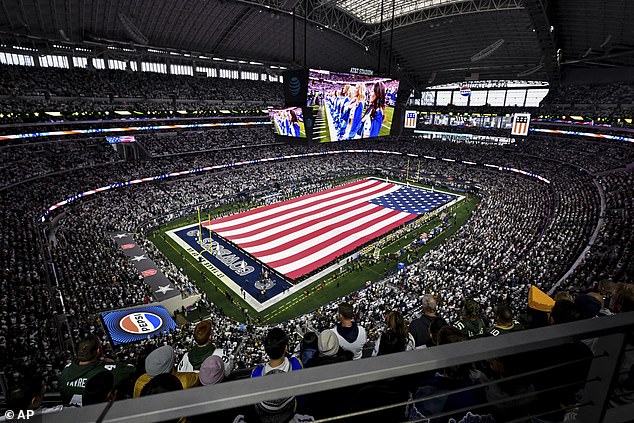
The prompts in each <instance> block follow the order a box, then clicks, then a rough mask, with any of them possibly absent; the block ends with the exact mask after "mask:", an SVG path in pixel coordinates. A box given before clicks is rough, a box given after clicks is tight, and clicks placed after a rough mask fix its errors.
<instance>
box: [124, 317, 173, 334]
mask: <svg viewBox="0 0 634 423" xmlns="http://www.w3.org/2000/svg"><path fill="white" fill-rule="evenodd" d="M162 324H163V319H161V318H160V317H159V316H157V315H156V314H154V313H149V312H138V313H130V314H128V315H127V316H125V317H124V318H123V319H121V320H120V321H119V327H120V328H121V329H123V330H124V331H125V332H127V333H131V334H135V335H139V334H150V333H152V332H155V331H157V330H159V329H160V328H161V325H162Z"/></svg>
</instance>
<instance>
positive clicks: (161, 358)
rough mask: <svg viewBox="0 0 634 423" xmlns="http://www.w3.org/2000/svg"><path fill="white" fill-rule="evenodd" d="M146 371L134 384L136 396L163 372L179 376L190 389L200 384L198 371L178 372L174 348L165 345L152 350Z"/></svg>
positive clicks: (184, 385) (182, 382) (182, 383)
mask: <svg viewBox="0 0 634 423" xmlns="http://www.w3.org/2000/svg"><path fill="white" fill-rule="evenodd" d="M145 372H146V373H144V374H142V375H141V376H139V378H138V379H137V380H136V383H135V384H134V394H133V396H134V397H139V396H140V395H141V391H142V390H143V387H144V386H145V385H147V384H148V382H150V381H151V380H152V379H153V378H155V377H156V376H158V375H161V374H163V373H170V374H173V375H174V376H176V377H177V378H178V380H179V381H180V383H181V386H182V387H183V389H189V388H191V387H194V386H196V385H198V384H199V378H198V373H195V372H176V371H175V369H174V348H172V347H171V346H169V345H163V346H162V347H159V348H157V349H155V350H154V351H152V352H151V353H150V355H148V356H147V358H146V359H145Z"/></svg>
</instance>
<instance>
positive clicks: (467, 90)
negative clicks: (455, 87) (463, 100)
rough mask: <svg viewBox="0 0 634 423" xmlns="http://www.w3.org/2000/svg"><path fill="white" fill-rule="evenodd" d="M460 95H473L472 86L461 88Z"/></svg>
mask: <svg viewBox="0 0 634 423" xmlns="http://www.w3.org/2000/svg"><path fill="white" fill-rule="evenodd" d="M460 95H461V96H464V97H469V96H470V95H471V88H469V87H466V86H465V87H462V88H460Z"/></svg>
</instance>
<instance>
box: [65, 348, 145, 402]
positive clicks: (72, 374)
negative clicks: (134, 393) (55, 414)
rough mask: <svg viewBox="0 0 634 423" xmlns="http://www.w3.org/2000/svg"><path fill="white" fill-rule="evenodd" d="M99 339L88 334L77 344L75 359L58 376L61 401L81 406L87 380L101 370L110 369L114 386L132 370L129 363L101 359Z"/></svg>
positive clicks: (121, 381)
mask: <svg viewBox="0 0 634 423" xmlns="http://www.w3.org/2000/svg"><path fill="white" fill-rule="evenodd" d="M102 355H103V349H102V345H101V340H100V339H99V338H98V337H97V336H96V335H89V336H87V337H86V338H84V339H83V340H82V341H81V342H80V343H79V345H78V346H77V360H76V361H73V362H71V363H69V364H68V365H67V366H66V367H65V368H64V371H62V373H61V374H60V376H59V386H60V393H61V395H62V402H63V403H64V404H70V405H75V406H79V407H81V406H82V403H83V394H84V392H85V390H86V384H87V383H88V381H89V380H90V379H91V378H93V377H95V376H96V375H97V374H99V373H101V372H106V371H111V372H112V373H113V376H114V384H115V386H119V385H120V384H123V383H124V381H125V380H126V379H127V378H128V377H129V376H130V375H131V374H132V373H133V372H134V367H133V366H131V365H129V364H121V363H115V362H113V361H111V360H109V361H107V360H103V359H102Z"/></svg>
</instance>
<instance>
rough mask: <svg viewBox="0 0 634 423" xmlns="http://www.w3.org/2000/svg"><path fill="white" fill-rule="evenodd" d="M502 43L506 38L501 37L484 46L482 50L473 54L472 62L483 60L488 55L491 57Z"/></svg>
mask: <svg viewBox="0 0 634 423" xmlns="http://www.w3.org/2000/svg"><path fill="white" fill-rule="evenodd" d="M502 44H504V38H500V39H499V40H497V41H495V42H493V43H491V44H490V45H488V46H487V47H485V48H483V49H482V50H480V51H479V52H477V53H476V54H474V55H473V56H471V62H477V61H479V60H482V59H484V58H486V57H489V56H490V55H492V54H493V53H494V52H495V51H496V50H497V49H499V48H500V47H502Z"/></svg>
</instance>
